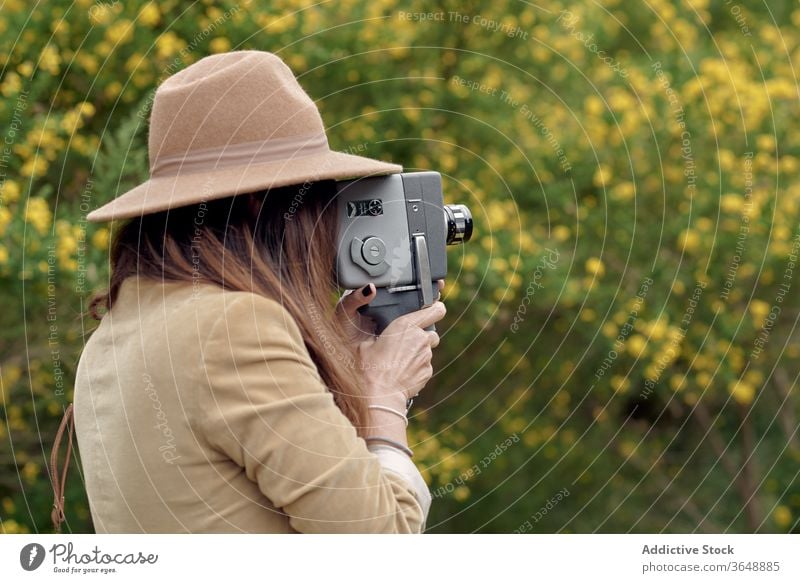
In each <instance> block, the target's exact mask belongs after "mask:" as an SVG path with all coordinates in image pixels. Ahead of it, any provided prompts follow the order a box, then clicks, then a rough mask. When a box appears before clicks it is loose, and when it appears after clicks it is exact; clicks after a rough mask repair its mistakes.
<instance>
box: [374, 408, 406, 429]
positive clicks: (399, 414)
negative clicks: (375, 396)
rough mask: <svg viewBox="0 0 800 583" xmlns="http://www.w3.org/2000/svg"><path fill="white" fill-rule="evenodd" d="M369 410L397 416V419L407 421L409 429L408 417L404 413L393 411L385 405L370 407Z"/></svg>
mask: <svg viewBox="0 0 800 583" xmlns="http://www.w3.org/2000/svg"><path fill="white" fill-rule="evenodd" d="M367 409H375V410H376V411H386V412H387V413H391V414H392V415H396V416H397V417H400V419H402V420H403V421H405V422H406V427H408V417H406V416H405V414H403V412H402V411H398V410H397V409H392V408H391V407H386V406H384V405H369V406H368V407H367Z"/></svg>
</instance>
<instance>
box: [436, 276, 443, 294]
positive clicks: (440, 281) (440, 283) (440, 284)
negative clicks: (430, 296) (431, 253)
mask: <svg viewBox="0 0 800 583" xmlns="http://www.w3.org/2000/svg"><path fill="white" fill-rule="evenodd" d="M436 285H438V286H439V291H442V290H443V289H444V280H443V279H437V280H436Z"/></svg>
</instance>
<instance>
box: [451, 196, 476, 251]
mask: <svg viewBox="0 0 800 583" xmlns="http://www.w3.org/2000/svg"><path fill="white" fill-rule="evenodd" d="M444 219H445V222H446V223H447V244H448V245H460V244H461V243H466V242H467V241H469V239H470V237H472V213H471V212H469V209H468V208H467V205H465V204H446V205H444Z"/></svg>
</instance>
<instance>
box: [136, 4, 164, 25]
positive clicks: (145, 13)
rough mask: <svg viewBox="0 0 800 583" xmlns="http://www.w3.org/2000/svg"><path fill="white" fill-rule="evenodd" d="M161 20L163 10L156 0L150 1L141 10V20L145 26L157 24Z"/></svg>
mask: <svg viewBox="0 0 800 583" xmlns="http://www.w3.org/2000/svg"><path fill="white" fill-rule="evenodd" d="M159 20H161V12H159V10H158V6H156V4H155V3H154V2H148V3H147V4H145V5H144V6H143V7H142V9H141V10H140V11H139V22H141V23H142V24H144V25H145V26H155V25H156V24H158V21H159Z"/></svg>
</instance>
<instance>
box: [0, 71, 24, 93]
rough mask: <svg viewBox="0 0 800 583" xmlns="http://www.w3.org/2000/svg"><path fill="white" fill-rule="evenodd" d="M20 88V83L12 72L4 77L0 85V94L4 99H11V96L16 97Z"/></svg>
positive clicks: (18, 78) (16, 75) (17, 76)
mask: <svg viewBox="0 0 800 583" xmlns="http://www.w3.org/2000/svg"><path fill="white" fill-rule="evenodd" d="M21 88H22V81H21V80H20V77H19V75H18V74H17V73H14V72H13V71H12V72H11V73H9V74H8V75H6V78H5V80H4V81H3V82H2V83H0V93H2V94H3V96H4V97H11V96H12V95H16V94H17V93H19V90H20V89H21Z"/></svg>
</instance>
